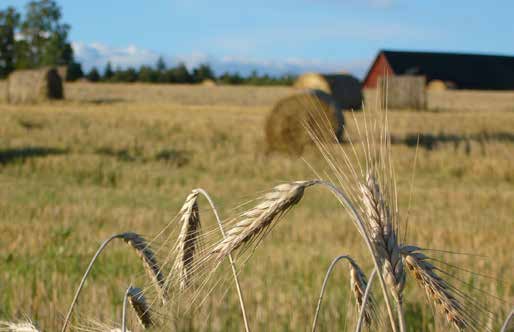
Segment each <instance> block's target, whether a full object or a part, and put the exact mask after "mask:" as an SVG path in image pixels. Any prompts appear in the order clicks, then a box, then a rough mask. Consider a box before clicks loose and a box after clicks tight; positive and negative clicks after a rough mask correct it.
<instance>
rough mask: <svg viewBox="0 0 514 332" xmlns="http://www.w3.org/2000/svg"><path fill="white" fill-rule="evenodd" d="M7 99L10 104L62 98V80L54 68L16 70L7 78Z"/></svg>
mask: <svg viewBox="0 0 514 332" xmlns="http://www.w3.org/2000/svg"><path fill="white" fill-rule="evenodd" d="M6 95H7V101H8V102H9V103H12V104H18V103H37V102H41V101H45V100H50V99H63V98H64V91H63V82H62V78H61V77H60V76H59V73H58V72H57V69H55V68H42V69H33V70H16V71H14V72H13V73H11V75H9V78H8V79H7V94H6Z"/></svg>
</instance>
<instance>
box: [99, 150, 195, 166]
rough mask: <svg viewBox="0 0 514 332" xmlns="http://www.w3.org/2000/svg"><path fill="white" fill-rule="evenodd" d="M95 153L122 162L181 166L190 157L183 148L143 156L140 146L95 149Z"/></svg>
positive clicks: (187, 161)
mask: <svg viewBox="0 0 514 332" xmlns="http://www.w3.org/2000/svg"><path fill="white" fill-rule="evenodd" d="M95 152H96V153H97V154H100V155H103V156H108V157H113V158H116V159H117V160H119V161H122V162H143V163H145V162H150V161H159V162H165V163H166V164H169V165H171V166H175V167H183V166H185V165H187V164H188V163H189V161H190V159H191V153H190V152H188V151H184V150H175V149H164V150H160V151H158V152H157V153H156V154H155V155H153V156H145V155H144V153H143V152H144V151H143V150H142V149H140V148H135V149H112V148H109V147H104V148H99V149H96V150H95Z"/></svg>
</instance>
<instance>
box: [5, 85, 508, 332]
mask: <svg viewBox="0 0 514 332" xmlns="http://www.w3.org/2000/svg"><path fill="white" fill-rule="evenodd" d="M81 84H82V83H81ZM81 87H82V88H84V89H82V88H81ZM86 88H87V89H86ZM187 88H188V87H178V88H177V89H178V90H173V88H172V87H152V86H148V87H145V88H142V89H136V87H135V86H124V85H115V86H114V85H112V89H115V92H108V91H111V90H109V89H111V85H97V86H95V85H85V84H83V85H80V84H77V85H71V88H68V90H67V97H68V99H69V100H67V101H64V102H58V103H49V104H44V105H30V106H10V105H6V104H0V119H1V121H0V188H1V189H0V234H1V235H0V244H1V246H2V248H1V249H0V320H8V319H12V318H23V317H24V315H27V316H29V317H31V318H32V319H33V320H35V321H37V322H39V323H40V325H41V327H42V329H43V330H44V331H55V330H58V328H59V327H60V323H62V318H63V316H64V314H65V312H66V309H67V305H68V304H69V303H70V302H71V299H72V297H73V292H74V290H75V288H76V286H77V284H78V282H79V280H80V277H81V274H82V273H83V271H84V270H85V268H86V265H87V261H88V260H89V259H90V257H91V256H92V255H93V253H94V251H95V250H96V249H97V246H98V245H99V244H100V242H101V241H103V240H104V239H106V238H107V237H108V236H110V235H112V234H114V233H119V232H122V231H135V232H140V233H142V234H143V235H145V236H147V237H148V238H151V237H152V236H153V235H154V234H156V233H157V232H158V231H159V230H160V229H161V228H162V227H163V226H165V225H166V223H167V222H168V221H170V220H171V219H172V218H173V217H175V215H176V214H177V212H178V210H179V209H180V207H181V206H182V204H183V202H184V199H185V197H186V196H187V194H188V193H189V192H190V190H191V189H193V188H197V187H202V188H204V189H206V190H208V191H209V192H210V194H211V195H212V196H213V198H214V199H215V201H216V202H217V203H218V205H219V209H220V212H221V214H222V216H223V217H229V216H231V215H233V212H232V208H233V207H235V206H237V205H238V204H239V203H241V202H245V201H247V200H248V199H252V198H254V197H256V196H257V195H258V194H259V193H262V192H263V191H266V190H269V189H270V188H271V187H273V186H274V185H276V184H278V183H281V182H283V181H290V180H302V179H311V178H313V177H314V174H313V173H312V171H311V170H310V169H309V167H307V165H306V164H305V163H304V162H303V161H302V160H295V159H289V158H286V157H281V156H269V157H266V156H264V155H263V153H262V152H263V150H264V148H263V142H264V137H263V125H264V119H265V116H266V114H267V112H268V111H269V109H270V106H271V104H272V103H273V102H274V101H275V100H276V99H278V98H280V97H281V96H282V95H285V94H287V93H288V90H287V88H285V89H284V90H281V89H280V88H278V89H277V88H250V87H244V88H240V89H239V88H231V89H232V90H230V93H226V92H222V93H221V94H216V93H215V92H212V91H213V90H209V91H207V90H195V89H197V88H194V89H191V88H190V90H189V92H188V90H187ZM74 89H75V90H74ZM202 89H216V88H206V87H203V88H202ZM106 91H107V92H106ZM136 91H137V94H136ZM169 91H172V92H171V94H168V92H169ZM178 95H179V97H177V96H178ZM123 96H125V97H123ZM355 116H356V119H357V121H361V120H362V113H357V114H356V115H355ZM351 118H352V116H351V115H348V114H347V122H348V135H349V136H350V137H353V138H355V137H357V135H356V133H355V127H354V126H353V121H352V120H351ZM390 127H391V134H392V136H393V143H394V144H393V155H394V158H395V160H396V172H397V174H398V186H399V187H398V191H399V193H400V202H399V203H400V207H401V210H402V211H404V212H403V213H404V214H406V210H407V207H408V201H409V193H410V190H411V170H412V164H413V160H414V154H415V143H416V135H417V134H418V133H422V134H423V136H422V138H421V147H420V149H419V154H418V161H417V169H416V176H415V185H414V186H413V196H412V197H413V200H412V206H411V210H410V213H409V216H410V218H409V219H410V222H409V233H408V236H407V239H408V241H409V242H415V243H417V244H420V245H422V246H424V247H426V248H435V249H444V250H448V251H454V252H460V253H462V252H465V253H473V254H479V255H480V256H477V255H460V254H459V255H457V254H442V253H440V252H435V253H434V255H435V256H436V257H440V258H443V259H444V260H445V261H449V262H450V263H451V264H454V265H457V266H459V267H462V268H466V269H469V270H472V271H475V272H477V273H480V274H483V275H487V276H491V277H493V278H494V279H496V281H495V280H492V279H490V278H485V277H480V276H476V275H471V274H463V275H464V276H465V277H466V280H465V281H466V282H467V283H470V286H469V289H470V290H471V289H472V288H477V287H478V288H481V289H483V290H484V291H486V292H487V293H491V294H493V295H495V296H498V297H501V298H502V299H504V300H505V301H507V303H503V304H502V303H499V302H498V301H496V302H493V303H494V304H493V305H491V307H490V310H492V311H493V312H495V313H496V314H497V315H498V320H501V319H502V318H503V317H504V316H505V315H506V314H507V312H508V311H510V307H511V305H512V302H513V299H514V282H513V281H512V275H513V272H514V271H513V269H514V266H513V257H512V248H513V246H514V241H513V238H512V236H511V233H512V231H513V229H514V219H513V216H514V204H513V203H512V202H514V129H513V128H514V113H513V112H505V111H495V110H494V109H493V110H488V111H466V112H457V111H454V112H444V113H435V112H416V113H410V112H395V111H391V113H390ZM346 144H347V143H346ZM306 159H307V160H308V161H309V162H310V163H312V165H313V166H314V167H315V168H316V169H318V170H321V169H325V168H326V165H325V164H324V162H323V161H322V160H321V159H319V158H317V155H316V154H315V153H314V152H308V153H307V155H306ZM306 195H308V199H304V200H302V202H301V204H300V205H299V206H298V207H297V208H296V209H295V210H293V211H292V212H291V213H290V214H288V215H287V216H286V217H285V218H284V219H283V220H282V221H281V222H280V224H279V225H278V226H277V227H276V228H275V229H274V230H273V232H272V233H271V234H270V236H269V237H268V238H266V239H265V240H264V243H263V245H262V246H260V247H259V248H258V249H257V250H256V251H255V253H254V255H253V257H252V258H251V259H250V260H249V261H248V262H247V263H246V264H245V265H244V267H243V268H242V271H241V273H240V282H241V286H242V288H243V290H244V291H245V297H246V301H247V311H248V318H249V320H250V324H251V326H252V327H253V329H254V330H255V331H265V330H266V331H306V330H308V329H309V328H310V325H311V320H312V316H313V313H314V309H315V306H316V301H317V295H318V292H319V287H320V286H321V282H322V279H323V275H324V272H325V270H326V268H327V267H328V265H329V264H330V262H331V260H332V258H334V257H335V256H337V255H341V254H348V253H351V254H352V255H353V256H354V257H355V258H356V259H357V260H358V261H359V262H366V259H365V258H366V257H367V256H366V252H365V250H364V248H363V245H362V243H361V242H360V240H358V239H357V236H356V231H355V230H354V228H353V227H352V226H351V225H350V222H349V218H348V217H347V216H346V213H345V212H344V210H343V209H341V207H340V206H339V204H338V203H337V202H336V201H334V200H333V199H332V198H331V196H330V195H329V194H327V193H326V192H324V191H322V190H317V189H316V190H312V191H310V192H309V193H307V194H306ZM200 210H201V211H200V212H201V213H202V217H203V218H204V219H203V221H202V222H203V223H204V225H214V223H215V221H214V219H213V218H212V217H211V215H210V214H209V213H208V208H207V205H206V204H204V205H203V206H201V207H200ZM345 220H347V221H348V222H344V221H345ZM211 227H212V226H211ZM362 267H363V269H364V270H365V271H366V272H367V273H368V274H369V273H370V270H371V268H372V266H371V265H370V264H368V265H363V266H362ZM347 270H348V269H347V267H343V266H341V267H339V268H336V271H335V274H334V279H332V280H331V282H330V283H329V285H328V289H327V295H326V297H325V300H324V303H323V308H322V310H321V312H320V317H319V321H320V322H319V324H320V325H319V327H320V331H321V330H341V329H344V328H345V327H348V328H351V326H353V325H352V324H353V323H354V318H353V317H354V316H355V313H354V310H355V309H354V308H353V307H352V304H351V299H350V287H349V277H348V272H347ZM143 273H144V272H143V271H142V270H141V264H139V263H138V262H137V258H135V257H133V255H132V254H131V253H130V252H128V251H127V250H126V248H125V247H124V246H113V247H112V248H111V249H110V250H109V251H108V252H106V253H105V255H103V256H102V257H101V258H100V261H99V263H98V265H96V267H95V269H94V271H93V274H92V278H91V279H90V280H89V281H88V283H87V285H86V289H85V290H84V294H83V295H82V297H81V302H80V305H79V307H78V312H79V313H80V314H81V315H83V317H86V318H87V317H89V318H93V319H96V320H100V321H103V322H107V323H111V322H113V321H114V322H119V319H120V317H121V307H122V300H123V294H124V292H125V290H126V289H127V287H128V285H129V284H130V283H131V282H132V281H133V280H134V278H135V277H133V276H138V277H137V278H140V277H141V275H142V274H143ZM137 278H135V279H136V280H139V279H137ZM227 279H228V278H227ZM406 293H407V295H406V296H405V299H406V303H405V310H406V319H407V323H408V325H409V326H410V327H411V329H412V331H440V330H443V328H442V325H441V324H439V323H436V324H434V320H433V311H432V309H431V308H430V306H429V305H428V304H426V301H425V299H424V294H423V293H422V292H421V291H420V290H419V289H418V288H417V287H415V285H414V284H413V283H411V284H410V285H409V286H408V287H407V289H406ZM477 294H478V295H476V296H477V298H478V297H480V300H487V299H488V297H485V296H483V294H482V295H481V293H477ZM129 326H135V324H133V323H131V322H129ZM176 326H177V329H179V330H183V331H188V330H202V331H203V330H212V331H227V330H228V331H240V330H241V329H242V320H241V318H240V311H239V308H238V300H237V296H236V292H235V288H234V287H233V286H232V284H231V283H230V282H229V281H227V284H226V286H225V287H219V288H217V289H216V290H215V291H214V293H213V294H212V296H210V297H209V298H208V300H207V302H206V304H205V305H204V306H203V307H202V308H200V309H199V311H198V313H197V314H196V317H195V318H194V319H193V318H189V319H188V320H184V321H180V322H176ZM131 330H136V331H137V329H135V328H131Z"/></svg>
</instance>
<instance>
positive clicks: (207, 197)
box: [195, 188, 250, 332]
mask: <svg viewBox="0 0 514 332" xmlns="http://www.w3.org/2000/svg"><path fill="white" fill-rule="evenodd" d="M195 190H196V191H198V192H199V193H201V194H202V195H203V196H204V197H205V199H207V202H209V205H210V206H211V210H212V213H213V214H214V217H215V218H216V222H217V223H218V226H219V229H220V232H221V235H222V236H223V238H225V230H224V229H223V225H222V223H221V218H220V216H219V214H218V210H217V209H216V206H215V205H214V202H213V200H212V199H211V197H210V196H209V194H208V193H207V191H205V190H204V189H202V188H197V189H195ZM228 260H229V262H230V268H231V269H232V275H233V276H234V283H235V284H236V290H237V296H238V297H239V306H240V307H241V314H242V315H243V322H244V325H245V331H246V332H250V325H249V324H248V318H247V316H246V309H245V303H244V298H243V291H242V289H241V285H240V284H239V278H238V276H237V270H236V265H235V264H234V259H233V257H232V254H229V255H228Z"/></svg>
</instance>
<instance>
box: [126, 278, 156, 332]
mask: <svg viewBox="0 0 514 332" xmlns="http://www.w3.org/2000/svg"><path fill="white" fill-rule="evenodd" d="M126 296H127V299H128V302H129V303H130V305H131V307H132V309H134V311H135V313H136V316H137V319H138V320H139V323H140V324H141V326H142V327H143V328H144V329H147V328H149V327H151V326H153V325H154V322H153V320H152V315H151V312H150V306H149V305H148V303H147V302H146V299H145V297H144V295H143V291H142V290H141V289H140V288H137V287H132V286H130V287H129V288H128V289H127V293H126ZM123 330H125V329H123Z"/></svg>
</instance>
